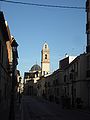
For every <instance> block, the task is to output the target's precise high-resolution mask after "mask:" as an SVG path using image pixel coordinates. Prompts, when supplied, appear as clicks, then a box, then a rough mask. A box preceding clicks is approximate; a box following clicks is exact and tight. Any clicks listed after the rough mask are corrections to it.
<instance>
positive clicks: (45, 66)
mask: <svg viewBox="0 0 90 120" xmlns="http://www.w3.org/2000/svg"><path fill="white" fill-rule="evenodd" d="M41 69H42V76H43V75H47V74H49V73H50V51H49V47H48V44H47V43H46V42H45V43H44V45H43V48H42V51H41Z"/></svg>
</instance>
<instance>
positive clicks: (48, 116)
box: [21, 96, 90, 120]
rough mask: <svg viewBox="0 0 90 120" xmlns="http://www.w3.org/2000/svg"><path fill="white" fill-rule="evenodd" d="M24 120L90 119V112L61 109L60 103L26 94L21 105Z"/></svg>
mask: <svg viewBox="0 0 90 120" xmlns="http://www.w3.org/2000/svg"><path fill="white" fill-rule="evenodd" d="M21 111H22V113H21V118H22V120H90V114H88V113H85V112H80V111H75V110H66V109H61V107H60V106H59V105H56V104H53V103H49V102H45V101H42V100H37V99H35V98H32V97H28V96H24V97H23V98H22V105H21Z"/></svg>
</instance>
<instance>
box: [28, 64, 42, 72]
mask: <svg viewBox="0 0 90 120" xmlns="http://www.w3.org/2000/svg"><path fill="white" fill-rule="evenodd" d="M40 70H41V67H40V66H39V65H38V64H35V65H33V66H32V67H31V70H30V71H40Z"/></svg>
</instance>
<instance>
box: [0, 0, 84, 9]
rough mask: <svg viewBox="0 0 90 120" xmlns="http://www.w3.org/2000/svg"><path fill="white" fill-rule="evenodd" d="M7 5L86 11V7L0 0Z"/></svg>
mask: <svg viewBox="0 0 90 120" xmlns="http://www.w3.org/2000/svg"><path fill="white" fill-rule="evenodd" d="M0 1H2V2H6V3H13V4H21V5H30V6H38V7H48V8H62V9H85V7H80V6H78V7H77V6H64V5H49V4H39V3H28V2H21V1H18V2H17V1H10V0H0Z"/></svg>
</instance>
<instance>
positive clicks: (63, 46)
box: [0, 0, 86, 75]
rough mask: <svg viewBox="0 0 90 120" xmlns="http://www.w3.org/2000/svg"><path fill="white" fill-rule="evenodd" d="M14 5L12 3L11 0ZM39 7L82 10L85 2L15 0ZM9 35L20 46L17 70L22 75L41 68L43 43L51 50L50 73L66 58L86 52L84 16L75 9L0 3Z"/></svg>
mask: <svg viewBox="0 0 90 120" xmlns="http://www.w3.org/2000/svg"><path fill="white" fill-rule="evenodd" d="M13 1H14V0H13ZM15 1H21V2H30V3H31V2H32V3H39V4H52V5H66V6H81V7H85V0H38V1H37V0H15ZM0 9H1V10H2V11H3V12H4V16H5V20H6V21H8V25H9V28H10V32H11V35H13V36H14V37H15V39H16V41H17V43H18V44H19V46H18V53H19V59H18V62H19V63H18V69H19V70H20V71H21V75H23V74H24V72H26V71H29V70H30V69H31V67H32V66H33V65H34V64H36V62H37V64H39V65H40V66H41V50H42V47H43V44H44V43H45V41H46V42H47V43H48V45H49V48H50V66H51V67H50V68H51V72H53V71H55V70H56V69H58V68H59V60H61V59H63V58H64V57H65V54H66V53H67V54H68V55H72V56H77V55H80V54H81V53H83V52H85V51H86V12H85V10H80V9H79V10H77V9H60V8H47V7H37V6H28V5H17V4H11V3H4V2H0Z"/></svg>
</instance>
